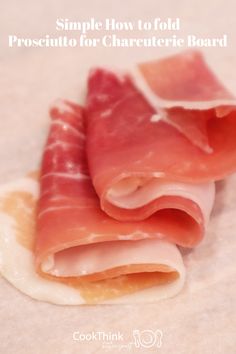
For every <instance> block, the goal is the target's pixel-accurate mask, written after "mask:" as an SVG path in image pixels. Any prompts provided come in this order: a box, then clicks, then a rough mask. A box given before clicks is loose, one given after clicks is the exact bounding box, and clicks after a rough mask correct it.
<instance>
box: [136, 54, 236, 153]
mask: <svg viewBox="0 0 236 354" xmlns="http://www.w3.org/2000/svg"><path fill="white" fill-rule="evenodd" d="M132 78H133V80H134V82H135V85H136V87H138V88H139V90H140V91H141V92H142V93H143V94H144V96H145V97H146V99H147V100H148V101H149V103H150V104H151V105H152V106H153V108H154V109H155V110H157V111H159V110H160V109H162V114H161V115H162V119H164V120H165V121H167V122H168V123H169V124H172V125H173V126H174V127H175V128H177V129H178V130H179V131H180V132H182V134H184V135H185V136H186V137H187V138H188V139H189V140H190V141H191V142H192V143H193V144H195V145H196V146H198V147H199V148H201V149H202V150H203V151H205V152H207V153H212V152H213V151H214V144H212V142H211V139H210V135H209V132H208V130H209V121H210V120H214V118H217V117H229V116H230V113H231V112H232V111H235V108H236V99H235V97H234V96H233V95H232V94H231V93H230V92H229V91H228V90H227V88H225V87H224V86H223V85H222V83H221V82H220V81H219V80H218V78H217V77H216V76H215V74H214V73H213V72H212V71H211V70H210V68H209V67H208V65H207V63H206V62H205V60H204V58H203V56H202V54H201V53H200V52H198V51H190V50H189V51H186V52H183V53H180V54H177V55H173V56H171V57H167V58H164V59H161V60H155V61H151V62H146V63H141V64H139V65H138V66H137V68H136V69H135V70H134V71H133V75H132ZM233 116H235V112H234V113H233ZM225 124H227V122H226V123H225Z"/></svg>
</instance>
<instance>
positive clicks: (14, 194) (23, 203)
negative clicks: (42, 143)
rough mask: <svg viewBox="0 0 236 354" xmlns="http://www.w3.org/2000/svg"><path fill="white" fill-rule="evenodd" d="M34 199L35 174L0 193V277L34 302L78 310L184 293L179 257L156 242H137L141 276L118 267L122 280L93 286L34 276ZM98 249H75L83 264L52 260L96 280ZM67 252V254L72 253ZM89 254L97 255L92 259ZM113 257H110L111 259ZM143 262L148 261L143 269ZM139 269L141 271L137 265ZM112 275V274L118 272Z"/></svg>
mask: <svg viewBox="0 0 236 354" xmlns="http://www.w3.org/2000/svg"><path fill="white" fill-rule="evenodd" d="M38 198H39V183H38V181H37V179H36V176H35V174H31V175H30V176H27V177H25V178H22V179H19V180H17V181H14V182H11V183H8V184H6V185H4V186H1V188H0V221H1V228H0V272H1V275H2V276H3V277H5V278H6V279H7V280H8V281H9V282H10V283H12V284H13V285H14V286H15V287H16V288H17V289H19V290H20V291H22V292H23V293H25V294H27V295H29V296H30V297H32V298H34V299H37V300H41V301H48V302H51V303H54V304H63V305H78V304H87V303H89V304H91V303H136V302H137V303H138V302H143V303H145V302H155V301H157V300H160V299H163V298H167V297H171V296H174V295H175V294H177V293H178V292H179V291H180V290H181V289H182V287H183V284H184V279H185V269H184V266H183V262H182V258H181V255H180V253H179V251H178V250H177V248H176V247H175V246H174V245H172V244H170V243H168V242H165V241H162V240H158V239H153V240H149V241H150V243H147V240H143V241H142V240H141V241H139V243H138V244H137V249H138V252H137V254H136V256H137V257H138V258H137V260H138V261H140V263H143V266H144V268H143V272H139V270H140V269H137V268H136V269H135V267H133V269H132V273H129V272H127V270H126V272H125V271H124V272H122V269H121V267H120V269H119V271H118V273H121V274H122V275H120V276H114V274H109V278H106V279H103V280H96V279H95V278H94V279H92V280H93V281H90V280H88V279H84V280H83V281H81V278H80V277H77V276H67V277H65V276H53V275H50V274H49V273H43V272H36V269H35V252H34V243H35V237H36V234H35V226H36V225H35V222H36V218H35V217H36V210H37V202H38ZM55 237H56V235H55ZM142 242H143V244H141V243H142ZM141 248H142V254H141V253H140V251H141ZM99 250H100V249H98V250H97V251H96V249H91V252H89V254H88V252H86V251H85V252H80V250H79V252H78V255H79V256H82V257H83V258H82V259H77V257H75V258H72V259H71V258H70V257H71V254H69V257H67V255H66V254H64V255H63V254H62V258H61V254H56V255H55V257H56V258H57V257H59V263H57V260H58V259H56V262H55V264H56V265H58V266H60V265H61V261H63V262H65V263H63V267H65V265H66V269H67V271H69V273H70V272H72V271H73V262H74V260H75V259H76V262H75V263H74V264H75V265H76V266H77V267H82V268H79V272H81V269H84V268H85V267H87V268H88V267H89V268H90V271H91V270H95V269H96V271H95V276H96V275H97V273H96V272H97V271H101V267H102V266H103V265H104V264H105V263H104V262H99V259H100V260H101V255H99ZM128 250H129V247H128V248H127V249H126V248H125V249H124V252H123V253H124V254H123V255H122V253H121V260H122V259H124V257H125V254H126V253H127V252H128ZM154 250H155V251H156V252H154ZM68 251H69V253H70V251H73V249H71V250H68ZM68 251H67V250H65V251H64V252H65V253H66V252H68ZM74 251H75V252H74V255H75V253H76V252H77V249H76V248H75V250H74ZM81 251H82V249H81ZM109 251H110V250H109ZM143 251H145V254H143ZM62 252H63V251H62ZM93 252H95V253H94V254H92V253H93ZM113 254H114V253H112V252H111V255H113ZM149 254H150V257H149V258H148V255H149ZM87 256H89V258H87ZM122 257H123V258H122ZM134 257H135V250H134V249H133V261H134V260H135V259H134ZM145 257H146V260H145ZM60 258H61V259H60ZM102 258H104V254H102ZM116 259H117V258H116ZM111 261H112V260H111V258H110V257H108V259H107V263H106V264H107V265H108V266H109V262H111ZM146 261H148V264H147V268H146ZM113 262H114V261H113ZM144 263H145V264H144ZM119 264H121V263H119ZM116 265H117V264H116ZM137 265H138V266H140V265H139V263H138V264H137ZM70 267H71V269H70ZM64 270H65V269H64V268H63V271H62V273H64V274H65V272H64ZM114 270H115V271H116V268H114ZM144 270H145V271H144ZM135 271H137V272H135Z"/></svg>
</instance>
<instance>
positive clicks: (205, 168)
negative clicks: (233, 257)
mask: <svg viewBox="0 0 236 354" xmlns="http://www.w3.org/2000/svg"><path fill="white" fill-rule="evenodd" d="M137 72H138V74H137ZM235 102H236V101H235V99H234V98H233V97H232V95H231V94H230V93H229V92H228V91H227V90H226V89H225V88H224V87H223V86H222V85H221V84H220V83H219V81H218V80H217V78H216V77H215V76H214V74H213V73H212V72H211V71H210V69H209V68H208V67H207V65H206V63H205V62H204V60H203V58H202V56H201V55H200V54H199V53H197V52H185V53H182V54H179V55H176V56H173V57H170V58H167V59H162V60H160V61H154V62H150V63H144V64H140V65H138V68H137V69H136V70H135V74H134V73H133V72H132V73H128V74H124V75H121V74H119V75H117V74H115V73H114V72H111V71H109V70H105V69H100V68H98V69H94V70H92V71H91V73H90V76H89V80H88V93H87V104H86V115H87V135H88V139H87V156H88V162H89V169H90V174H91V177H92V181H93V185H94V187H95V190H96V192H97V194H98V195H99V197H100V203H101V208H102V209H103V210H104V211H105V212H107V213H108V214H109V215H110V216H112V217H114V218H116V219H118V220H123V221H127V220H129V221H132V220H143V219H146V218H148V217H149V216H151V215H152V214H153V213H156V214H155V218H156V220H158V218H159V217H160V218H161V220H162V222H164V221H163V220H165V223H166V224H168V225H170V224H171V225H172V221H171V218H172V217H173V216H174V215H176V213H177V214H178V225H179V226H180V225H183V229H184V230H186V229H187V230H189V238H188V237H186V234H185V233H184V232H183V233H182V232H180V233H179V234H177V233H175V238H173V237H172V238H171V241H173V242H175V243H177V244H179V245H182V246H190V247H192V246H194V245H196V244H197V243H198V242H199V241H200V240H201V239H202V236H203V234H204V230H205V226H206V224H207V222H208V219H209V215H210V212H211V209H212V206H213V201H214V181H215V180H218V179H221V178H224V177H225V176H227V175H228V174H229V173H231V172H233V171H235V170H236V139H235V135H236V111H235V108H234V104H235ZM176 128H177V129H176ZM163 214H164V218H163ZM182 219H184V221H183V220H182ZM186 223H187V224H188V227H186Z"/></svg>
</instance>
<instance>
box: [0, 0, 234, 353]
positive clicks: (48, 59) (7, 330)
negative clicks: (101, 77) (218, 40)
mask: <svg viewBox="0 0 236 354" xmlns="http://www.w3.org/2000/svg"><path fill="white" fill-rule="evenodd" d="M1 6H2V7H3V9H1V11H0V13H1V17H2V19H1V37H2V38H3V44H1V47H0V49H1V53H0V59H1V65H0V82H1V84H0V85H1V86H0V90H1V91H0V102H1V104H0V114H1V115H0V183H5V182H6V181H8V180H13V179H15V178H18V177H21V176H22V175H24V174H25V173H26V172H27V171H29V170H32V169H33V168H35V167H37V165H38V162H39V159H40V155H41V152H42V146H43V143H44V141H45V138H46V133H47V129H48V122H49V120H48V115H47V111H48V106H49V104H50V103H51V102H52V101H53V100H54V99H56V98H58V97H63V98H68V99H72V100H73V99H74V100H77V101H81V100H82V97H83V95H84V83H85V78H86V75H87V70H88V68H89V67H90V66H93V65H109V66H111V65H112V66H120V67H122V66H123V67H127V66H128V65H130V64H132V63H134V62H135V61H140V60H148V59H152V58H156V57H158V56H164V55H165V54H170V53H171V52H173V49H172V50H171V49H168V48H163V49H154V48H152V49H146V50H145V49H112V48H111V49H110V48H107V49H106V48H103V49H102V48H98V49H93V48H92V49H91V48H90V49H82V48H79V49H78V48H77V49H59V50H55V49H39V48H37V49H23V48H17V49H14V48H13V49H9V48H7V37H6V36H7V35H8V34H18V35H21V36H25V37H27V36H29V37H31V38H32V37H34V36H35V37H39V36H41V35H43V34H46V33H50V34H53V33H54V34H56V35H58V33H55V31H54V28H55V19H56V18H57V17H62V18H70V19H74V20H76V19H80V20H81V19H87V18H88V17H93V16H94V17H100V18H106V17H114V18H118V19H121V20H125V19H138V18H147V19H148V18H153V17H178V16H179V17H180V18H181V23H182V27H181V32H180V34H184V33H190V34H194V33H195V34H198V35H201V34H202V35H205V36H206V35H207V34H209V36H213V35H215V36H217V35H222V34H224V33H227V34H228V35H229V39H230V41H229V46H228V48H222V49H216V48H211V49H205V50H204V53H205V54H206V56H207V59H208V60H209V63H210V64H211V65H212V66H213V68H214V69H215V70H216V72H217V73H218V74H219V76H220V77H221V78H222V79H223V81H224V82H225V83H226V85H227V86H228V87H229V89H231V91H232V92H234V93H235V94H236V70H235V62H236V47H235V46H236V45H235V43H236V27H235V9H236V5H235V4H234V1H233V0H230V1H228V2H227V4H226V2H225V1H219V0H218V1H216V0H215V1H212V2H211V1H203V0H201V1H200V0H198V1H196V2H195V1H189V0H188V1H170V0H169V1H157V0H149V1H138V2H137V1H135V0H130V1H119V2H118V1H108V0H106V1H94V2H93V1H86V2H85V1H75V0H74V1H65V0H61V1H57V2H56V1H55V2H54V1H46V0H44V1H40V2H37V1H26V0H24V1H21V2H17V1H16V0H15V1H12V0H10V1H7V2H6V3H5V2H4V4H3V3H2V5H1ZM3 10H4V11H3ZM126 35H127V36H129V34H126ZM235 186H236V176H231V177H230V178H228V179H227V180H226V181H224V182H220V183H218V184H217V198H216V204H215V208H214V211H213V215H212V218H211V222H210V225H209V228H208V232H207V235H206V237H205V240H204V241H203V242H202V244H201V245H200V246H199V247H197V248H196V249H195V250H194V251H186V250H184V251H183V252H184V254H185V255H184V261H185V264H186V267H187V282H186V285H185V288H184V290H183V291H182V293H181V294H180V295H179V296H177V297H176V298H173V299H170V300H165V301H162V302H159V303H156V304H150V305H139V306H131V305H130V306H86V307H66V306H65V307H58V306H53V305H50V304H46V303H39V302H37V301H34V300H31V299H30V298H28V297H26V296H24V295H23V294H21V293H19V292H18V291H17V290H16V289H14V288H13V287H12V286H11V285H9V284H8V283H7V282H6V281H5V280H4V279H0V321H1V330H0V353H5V354H13V353H19V354H20V353H22V354H51V353H55V354H72V353H73V354H74V353H103V352H106V351H105V349H104V348H103V347H102V343H101V342H99V341H90V342H78V341H74V340H73V337H72V336H73V332H75V331H80V332H84V333H89V332H91V331H106V332H117V331H120V332H121V333H122V334H123V335H124V343H128V342H129V341H130V339H132V331H133V330H134V329H138V330H140V331H141V330H146V329H151V330H156V329H160V330H162V331H163V341H162V342H163V343H162V347H161V348H156V347H152V348H150V349H145V348H134V347H132V348H131V350H130V351H127V350H128V349H123V350H122V351H118V348H113V349H109V350H110V351H109V350H107V352H110V353H116V352H117V353H118V352H132V353H140V352H142V353H152V352H153V353H154V352H158V353H169V354H172V353H188V354H190V353H194V354H195V353H196V354H198V353H204V354H205V353H206V354H208V353H209V354H213V353H214V354H217V353H219V354H221V353H228V354H231V353H235V352H236V336H235V328H236V305H235V296H236V281H235V279H236V267H235V256H236V254H235V246H236V242H235V240H236V237H235V234H236V187H235Z"/></svg>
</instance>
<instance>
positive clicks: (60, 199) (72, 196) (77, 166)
mask: <svg viewBox="0 0 236 354" xmlns="http://www.w3.org/2000/svg"><path fill="white" fill-rule="evenodd" d="M51 116H52V125H51V130H50V133H49V137H48V141H47V144H46V147H45V151H44V155H43V159H42V169H41V176H40V187H41V188H40V196H39V202H38V208H37V229H36V243H35V256H36V268H37V271H38V273H39V274H41V276H44V277H47V278H49V279H51V280H55V279H58V278H59V279H60V280H62V279H63V281H64V282H66V283H68V282H69V283H70V284H74V286H79V284H85V283H86V284H90V283H93V285H91V286H95V285H94V284H95V283H97V282H103V283H106V286H105V285H104V284H103V286H105V288H106V287H107V295H104V294H103V296H105V298H106V299H107V298H113V297H116V296H121V295H125V294H129V293H133V292H135V291H137V290H138V289H145V288H148V287H151V286H154V285H158V284H162V285H163V284H164V283H166V284H169V283H172V282H177V283H179V282H180V280H181V283H182V273H181V272H180V270H179V269H180V268H179V267H178V266H176V264H177V263H178V264H180V263H181V262H182V259H181V256H180V254H179V251H178V249H177V248H176V246H175V245H172V244H170V243H169V242H168V239H171V237H173V238H174V235H176V229H175V228H174V227H173V225H172V226H171V227H169V229H168V228H166V227H165V226H163V225H162V226H161V225H160V227H159V226H158V223H157V222H156V221H154V218H153V222H152V220H150V222H149V221H142V222H140V223H137V222H129V223H121V222H119V221H116V220H114V219H112V218H110V217H109V216H108V215H107V214H106V213H104V212H103V211H102V210H101V209H100V205H99V200H98V197H97V195H96V193H95V191H94V189H93V187H92V183H91V180H90V178H89V174H88V169H87V164H86V158H85V128H84V122H83V119H84V118H83V112H82V109H81V108H80V107H79V106H76V105H74V104H71V103H69V102H64V107H63V109H62V108H61V106H59V108H58V107H54V108H53V109H52V110H51ZM70 137H71V141H72V142H71V141H70ZM75 137H76V138H77V139H75ZM175 219H176V221H175V222H176V225H177V217H175ZM187 222H188V221H187V220H186V223H187ZM185 232H187V230H186V231H185ZM188 232H189V231H188ZM164 238H165V240H163V239H164ZM172 261H173V262H172ZM113 280H114V281H113ZM107 282H109V284H110V285H109V284H108V283H107ZM99 284H100V283H99ZM121 284H123V285H121ZM97 286H98V285H97ZM110 287H112V289H113V290H109V289H110ZM114 289H115V290H116V291H115V290H114ZM90 293H91V292H90ZM92 293H93V292H92ZM102 293H103V292H102ZM95 294H96V296H97V297H98V298H100V297H99V294H97V292H96V291H95ZM90 296H91V294H90ZM93 296H94V295H92V297H93ZM91 301H95V300H91Z"/></svg>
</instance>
